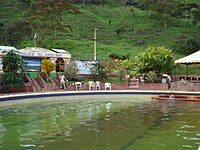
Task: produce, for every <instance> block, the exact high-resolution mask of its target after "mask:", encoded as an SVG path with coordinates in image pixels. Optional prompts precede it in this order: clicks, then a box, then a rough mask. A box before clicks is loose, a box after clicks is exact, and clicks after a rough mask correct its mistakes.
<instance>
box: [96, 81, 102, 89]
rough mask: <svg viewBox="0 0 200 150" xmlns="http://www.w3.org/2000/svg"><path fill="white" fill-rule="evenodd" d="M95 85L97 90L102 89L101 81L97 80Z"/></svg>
mask: <svg viewBox="0 0 200 150" xmlns="http://www.w3.org/2000/svg"><path fill="white" fill-rule="evenodd" d="M95 87H96V90H100V89H101V83H100V81H96V82H95Z"/></svg>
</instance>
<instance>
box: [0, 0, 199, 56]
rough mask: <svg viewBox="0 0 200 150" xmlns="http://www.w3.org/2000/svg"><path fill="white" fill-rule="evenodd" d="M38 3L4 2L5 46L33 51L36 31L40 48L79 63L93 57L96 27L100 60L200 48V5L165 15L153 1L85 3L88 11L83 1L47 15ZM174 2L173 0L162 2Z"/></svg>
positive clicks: (0, 17)
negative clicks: (155, 49) (156, 49)
mask: <svg viewBox="0 0 200 150" xmlns="http://www.w3.org/2000/svg"><path fill="white" fill-rule="evenodd" d="M37 1H40V0H32V1H30V0H24V1H23V0H1V8H0V33H1V34H0V39H1V41H0V43H1V45H12V46H16V47H17V48H24V47H32V46H34V45H33V36H34V33H38V39H37V46H38V47H46V48H49V49H50V48H65V49H66V50H67V51H69V52H70V53H71V54H72V57H73V58H74V59H93V46H94V45H93V37H94V28H97V59H107V58H108V56H109V55H110V54H113V53H116V54H118V55H129V56H130V57H131V58H133V57H135V56H137V55H138V54H139V53H140V52H143V51H144V50H145V49H146V48H147V47H157V46H158V47H166V48H170V49H172V50H173V53H174V54H175V57H179V56H182V55H186V54H189V53H191V52H194V51H196V50H198V49H200V44H199V42H198V40H199V39H200V38H199V29H200V27H199V20H200V5H199V2H198V1H194V0H191V1H184V0H181V1H180V3H177V6H176V7H177V8H176V9H175V8H173V11H172V10H170V7H171V6H168V10H166V9H164V10H165V11H164V12H163V11H162V10H163V7H162V5H160V6H159V7H160V8H159V7H158V6H154V5H153V2H154V1H153V0H152V5H150V4H147V3H146V1H145V0H138V1H137V3H135V1H130V0H129V1H126V0H124V1H123V0H104V1H103V0H99V1H98V0H96V1H97V2H98V3H94V4H92V2H90V3H85V4H84V7H83V6H82V5H83V4H82V2H83V1H80V2H79V1H76V0H74V4H72V5H68V4H66V6H68V9H64V8H60V9H57V7H55V8H53V7H51V11H50V12H51V13H49V16H48V17H47V16H46V17H44V16H45V14H44V13H41V12H42V11H38V12H36V11H35V10H38V9H39V8H40V7H41V10H46V8H45V9H42V7H43V5H41V4H40V5H39V4H38V5H36V4H35V3H37ZM45 1H47V2H48V0H45ZM49 1H50V0H49ZM55 1H59V0H55ZM60 1H62V0H60ZM66 1H67V0H66ZM90 1H92V0H90ZM86 2H87V1H86ZM127 2H131V3H127ZM174 2H175V0H174ZM169 3H172V4H173V1H172V0H164V1H163V2H162V4H163V5H164V4H169ZM33 4H35V5H33ZM126 4H128V5H126ZM33 6H37V7H35V9H34V7H33ZM44 6H45V5H44ZM186 6H187V7H186ZM45 7H46V6H45ZM182 7H184V8H183V9H180V10H179V9H178V8H182ZM37 8H38V9H37ZM164 8H165V7H164ZM54 9H56V11H55V13H52V12H53V10H54ZM171 9H172V8H171ZM177 9H178V10H179V11H177ZM58 10H59V11H58ZM169 10H170V11H169ZM180 11H183V12H180ZM172 12H173V13H172ZM47 14H48V13H47ZM40 15H41V17H40ZM42 17H44V18H42ZM41 18H42V19H41ZM22 20H23V21H22ZM16 21H18V23H16ZM20 21H21V22H20ZM53 25H55V26H56V28H55V26H53ZM55 33H56V34H55Z"/></svg>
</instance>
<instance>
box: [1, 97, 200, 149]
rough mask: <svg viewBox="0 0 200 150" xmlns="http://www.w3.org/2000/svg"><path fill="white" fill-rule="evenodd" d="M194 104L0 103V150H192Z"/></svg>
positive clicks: (199, 132)
mask: <svg viewBox="0 0 200 150" xmlns="http://www.w3.org/2000/svg"><path fill="white" fill-rule="evenodd" d="M199 146H200V103H197V102H174V101H171V102H169V101H157V100H151V96H147V95H109V96H106V95H99V96H71V97H70V96H67V97H52V98H45V99H44V98H43V99H27V100H22V101H15V102H6V103H5V102H3V103H2V102H1V103H0V149H1V150H198V148H199Z"/></svg>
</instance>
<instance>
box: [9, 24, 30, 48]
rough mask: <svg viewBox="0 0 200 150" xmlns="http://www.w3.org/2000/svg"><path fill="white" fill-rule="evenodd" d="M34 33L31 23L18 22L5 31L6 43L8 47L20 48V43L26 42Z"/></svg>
mask: <svg viewBox="0 0 200 150" xmlns="http://www.w3.org/2000/svg"><path fill="white" fill-rule="evenodd" d="M31 33H32V28H31V26H30V24H29V22H27V21H25V20H17V21H16V22H14V23H13V24H11V25H10V26H9V27H7V29H6V31H5V42H6V43H7V44H8V45H13V46H15V47H18V45H19V44H20V42H21V41H22V40H24V39H25V38H26V37H29V36H30V35H31Z"/></svg>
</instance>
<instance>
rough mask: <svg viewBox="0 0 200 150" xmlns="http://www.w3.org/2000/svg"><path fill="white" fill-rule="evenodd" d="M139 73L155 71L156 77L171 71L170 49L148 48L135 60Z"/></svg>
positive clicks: (171, 58)
mask: <svg viewBox="0 0 200 150" xmlns="http://www.w3.org/2000/svg"><path fill="white" fill-rule="evenodd" d="M136 64H137V67H138V69H139V72H140V73H145V74H146V73H148V72H150V71H155V73H156V74H157V75H160V74H161V73H169V72H171V70H172V69H173V67H174V65H173V56H172V53H171V50H170V49H167V48H164V47H149V48H147V49H146V51H145V53H141V54H139V56H138V59H137V63H136Z"/></svg>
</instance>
